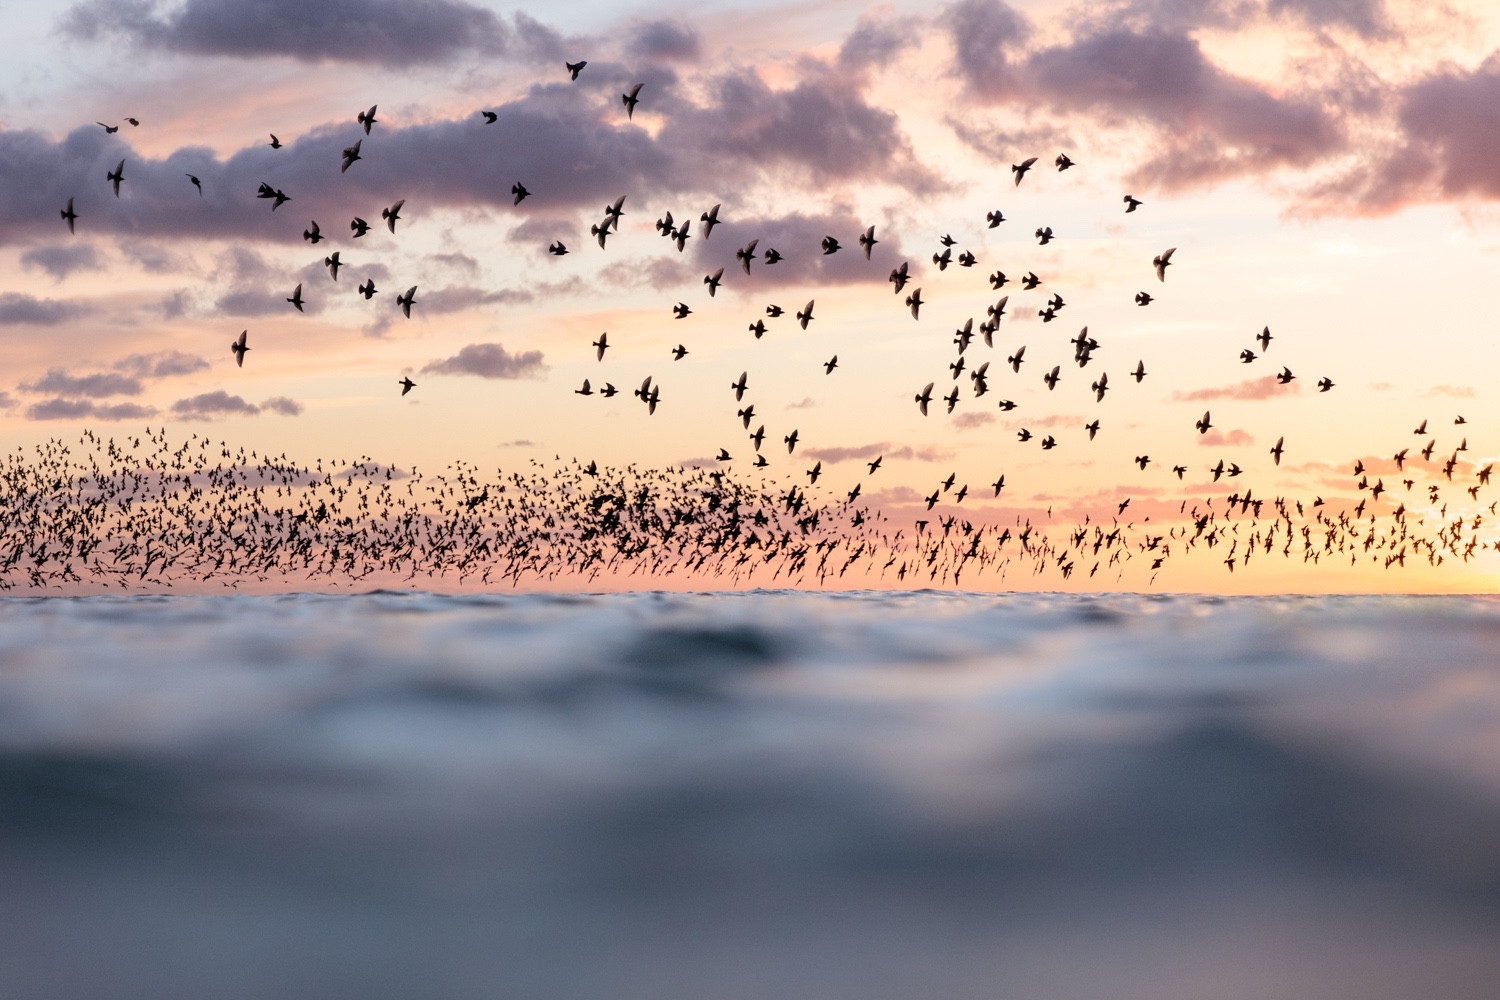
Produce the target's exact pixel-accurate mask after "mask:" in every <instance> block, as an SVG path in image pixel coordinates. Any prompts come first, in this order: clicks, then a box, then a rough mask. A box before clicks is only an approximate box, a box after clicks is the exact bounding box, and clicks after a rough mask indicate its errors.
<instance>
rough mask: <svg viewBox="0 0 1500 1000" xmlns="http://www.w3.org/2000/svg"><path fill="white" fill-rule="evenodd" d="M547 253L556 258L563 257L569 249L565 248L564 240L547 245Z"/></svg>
mask: <svg viewBox="0 0 1500 1000" xmlns="http://www.w3.org/2000/svg"><path fill="white" fill-rule="evenodd" d="M547 252H548V253H550V254H551V255H552V256H554V257H561V256H562V255H563V254H565V253H567V252H568V248H567V247H565V246H563V241H562V240H553V241H552V242H551V243H548V244H547Z"/></svg>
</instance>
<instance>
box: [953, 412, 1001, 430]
mask: <svg viewBox="0 0 1500 1000" xmlns="http://www.w3.org/2000/svg"><path fill="white" fill-rule="evenodd" d="M994 422H995V415H994V414H993V413H991V412H989V411H988V410H980V411H978V412H974V411H972V410H971V411H968V412H965V413H960V414H959V415H958V416H956V417H954V418H953V426H954V427H957V428H958V429H959V430H961V431H967V430H973V429H974V428H976V427H983V426H985V425H986V424H992V423H994Z"/></svg>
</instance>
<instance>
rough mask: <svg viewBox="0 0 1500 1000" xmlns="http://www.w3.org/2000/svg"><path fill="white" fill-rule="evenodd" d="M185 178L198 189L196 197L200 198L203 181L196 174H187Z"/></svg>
mask: <svg viewBox="0 0 1500 1000" xmlns="http://www.w3.org/2000/svg"><path fill="white" fill-rule="evenodd" d="M187 179H188V181H189V183H191V184H192V185H193V187H195V188H197V189H198V197H200V198H202V197H203V181H202V180H201V179H200V178H199V177H198V175H197V174H188V175H187Z"/></svg>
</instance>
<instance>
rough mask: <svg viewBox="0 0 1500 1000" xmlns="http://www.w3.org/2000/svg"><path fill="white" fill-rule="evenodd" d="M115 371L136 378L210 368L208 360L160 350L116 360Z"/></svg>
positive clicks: (159, 376) (190, 372) (157, 376)
mask: <svg viewBox="0 0 1500 1000" xmlns="http://www.w3.org/2000/svg"><path fill="white" fill-rule="evenodd" d="M112 367H113V368H114V369H115V371H120V372H126V373H128V374H129V375H131V376H133V377H135V378H147V377H151V378H166V377H168V376H172V375H190V374H192V373H193V372H199V371H203V370H204V369H206V368H208V367H209V365H208V362H207V361H205V360H204V359H202V358H200V357H197V356H195V355H192V354H186V353H184V352H182V351H158V352H157V353H155V354H131V355H128V356H127V357H124V358H121V359H120V360H119V361H116V362H115V363H114V365H113V366H112Z"/></svg>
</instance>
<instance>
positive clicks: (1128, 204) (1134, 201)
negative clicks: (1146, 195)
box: [1125, 194, 1145, 214]
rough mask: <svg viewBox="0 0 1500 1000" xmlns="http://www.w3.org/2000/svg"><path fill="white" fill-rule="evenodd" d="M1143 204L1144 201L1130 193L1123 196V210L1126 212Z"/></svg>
mask: <svg viewBox="0 0 1500 1000" xmlns="http://www.w3.org/2000/svg"><path fill="white" fill-rule="evenodd" d="M1144 204H1145V202H1143V201H1141V200H1140V199H1139V198H1136V197H1133V196H1132V195H1128V194H1127V195H1126V196H1125V211H1126V213H1127V214H1128V213H1130V212H1134V211H1135V210H1136V209H1137V208H1140V207H1141V206H1142V205H1144Z"/></svg>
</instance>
